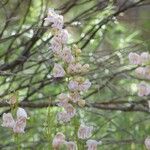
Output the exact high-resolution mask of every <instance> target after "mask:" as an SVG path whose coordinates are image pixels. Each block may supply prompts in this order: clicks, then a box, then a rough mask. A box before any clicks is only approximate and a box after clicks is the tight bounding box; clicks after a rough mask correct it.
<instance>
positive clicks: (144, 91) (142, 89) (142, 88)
mask: <svg viewBox="0 0 150 150" xmlns="http://www.w3.org/2000/svg"><path fill="white" fill-rule="evenodd" d="M149 94H150V86H149V85H147V84H146V83H145V82H141V83H140V84H139V85H138V95H139V96H140V97H142V96H147V95H149Z"/></svg>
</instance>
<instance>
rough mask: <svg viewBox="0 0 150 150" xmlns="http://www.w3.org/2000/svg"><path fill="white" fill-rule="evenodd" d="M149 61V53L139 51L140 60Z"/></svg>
mask: <svg viewBox="0 0 150 150" xmlns="http://www.w3.org/2000/svg"><path fill="white" fill-rule="evenodd" d="M149 61H150V54H149V53H148V52H143V53H141V62H142V63H148V62H149Z"/></svg>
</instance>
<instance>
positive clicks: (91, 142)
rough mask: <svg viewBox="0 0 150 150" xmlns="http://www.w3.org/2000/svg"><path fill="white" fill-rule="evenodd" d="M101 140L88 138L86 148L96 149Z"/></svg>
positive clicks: (89, 149)
mask: <svg viewBox="0 0 150 150" xmlns="http://www.w3.org/2000/svg"><path fill="white" fill-rule="evenodd" d="M101 143H102V142H101V141H100V142H97V141H96V140H88V141H87V142H86V145H87V147H88V149H87V150H97V145H100V144H101Z"/></svg>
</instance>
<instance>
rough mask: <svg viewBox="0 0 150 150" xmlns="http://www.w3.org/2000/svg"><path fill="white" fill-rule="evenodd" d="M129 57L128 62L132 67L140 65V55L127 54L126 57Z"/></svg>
mask: <svg viewBox="0 0 150 150" xmlns="http://www.w3.org/2000/svg"><path fill="white" fill-rule="evenodd" d="M128 57H129V61H130V63H131V64H134V65H139V64H141V58H140V55H138V54H137V53H132V52H131V53H129V55H128Z"/></svg>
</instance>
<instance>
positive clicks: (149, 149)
mask: <svg viewBox="0 0 150 150" xmlns="http://www.w3.org/2000/svg"><path fill="white" fill-rule="evenodd" d="M144 144H145V147H146V148H147V150H150V137H149V136H148V137H147V138H146V139H145V141H144Z"/></svg>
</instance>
